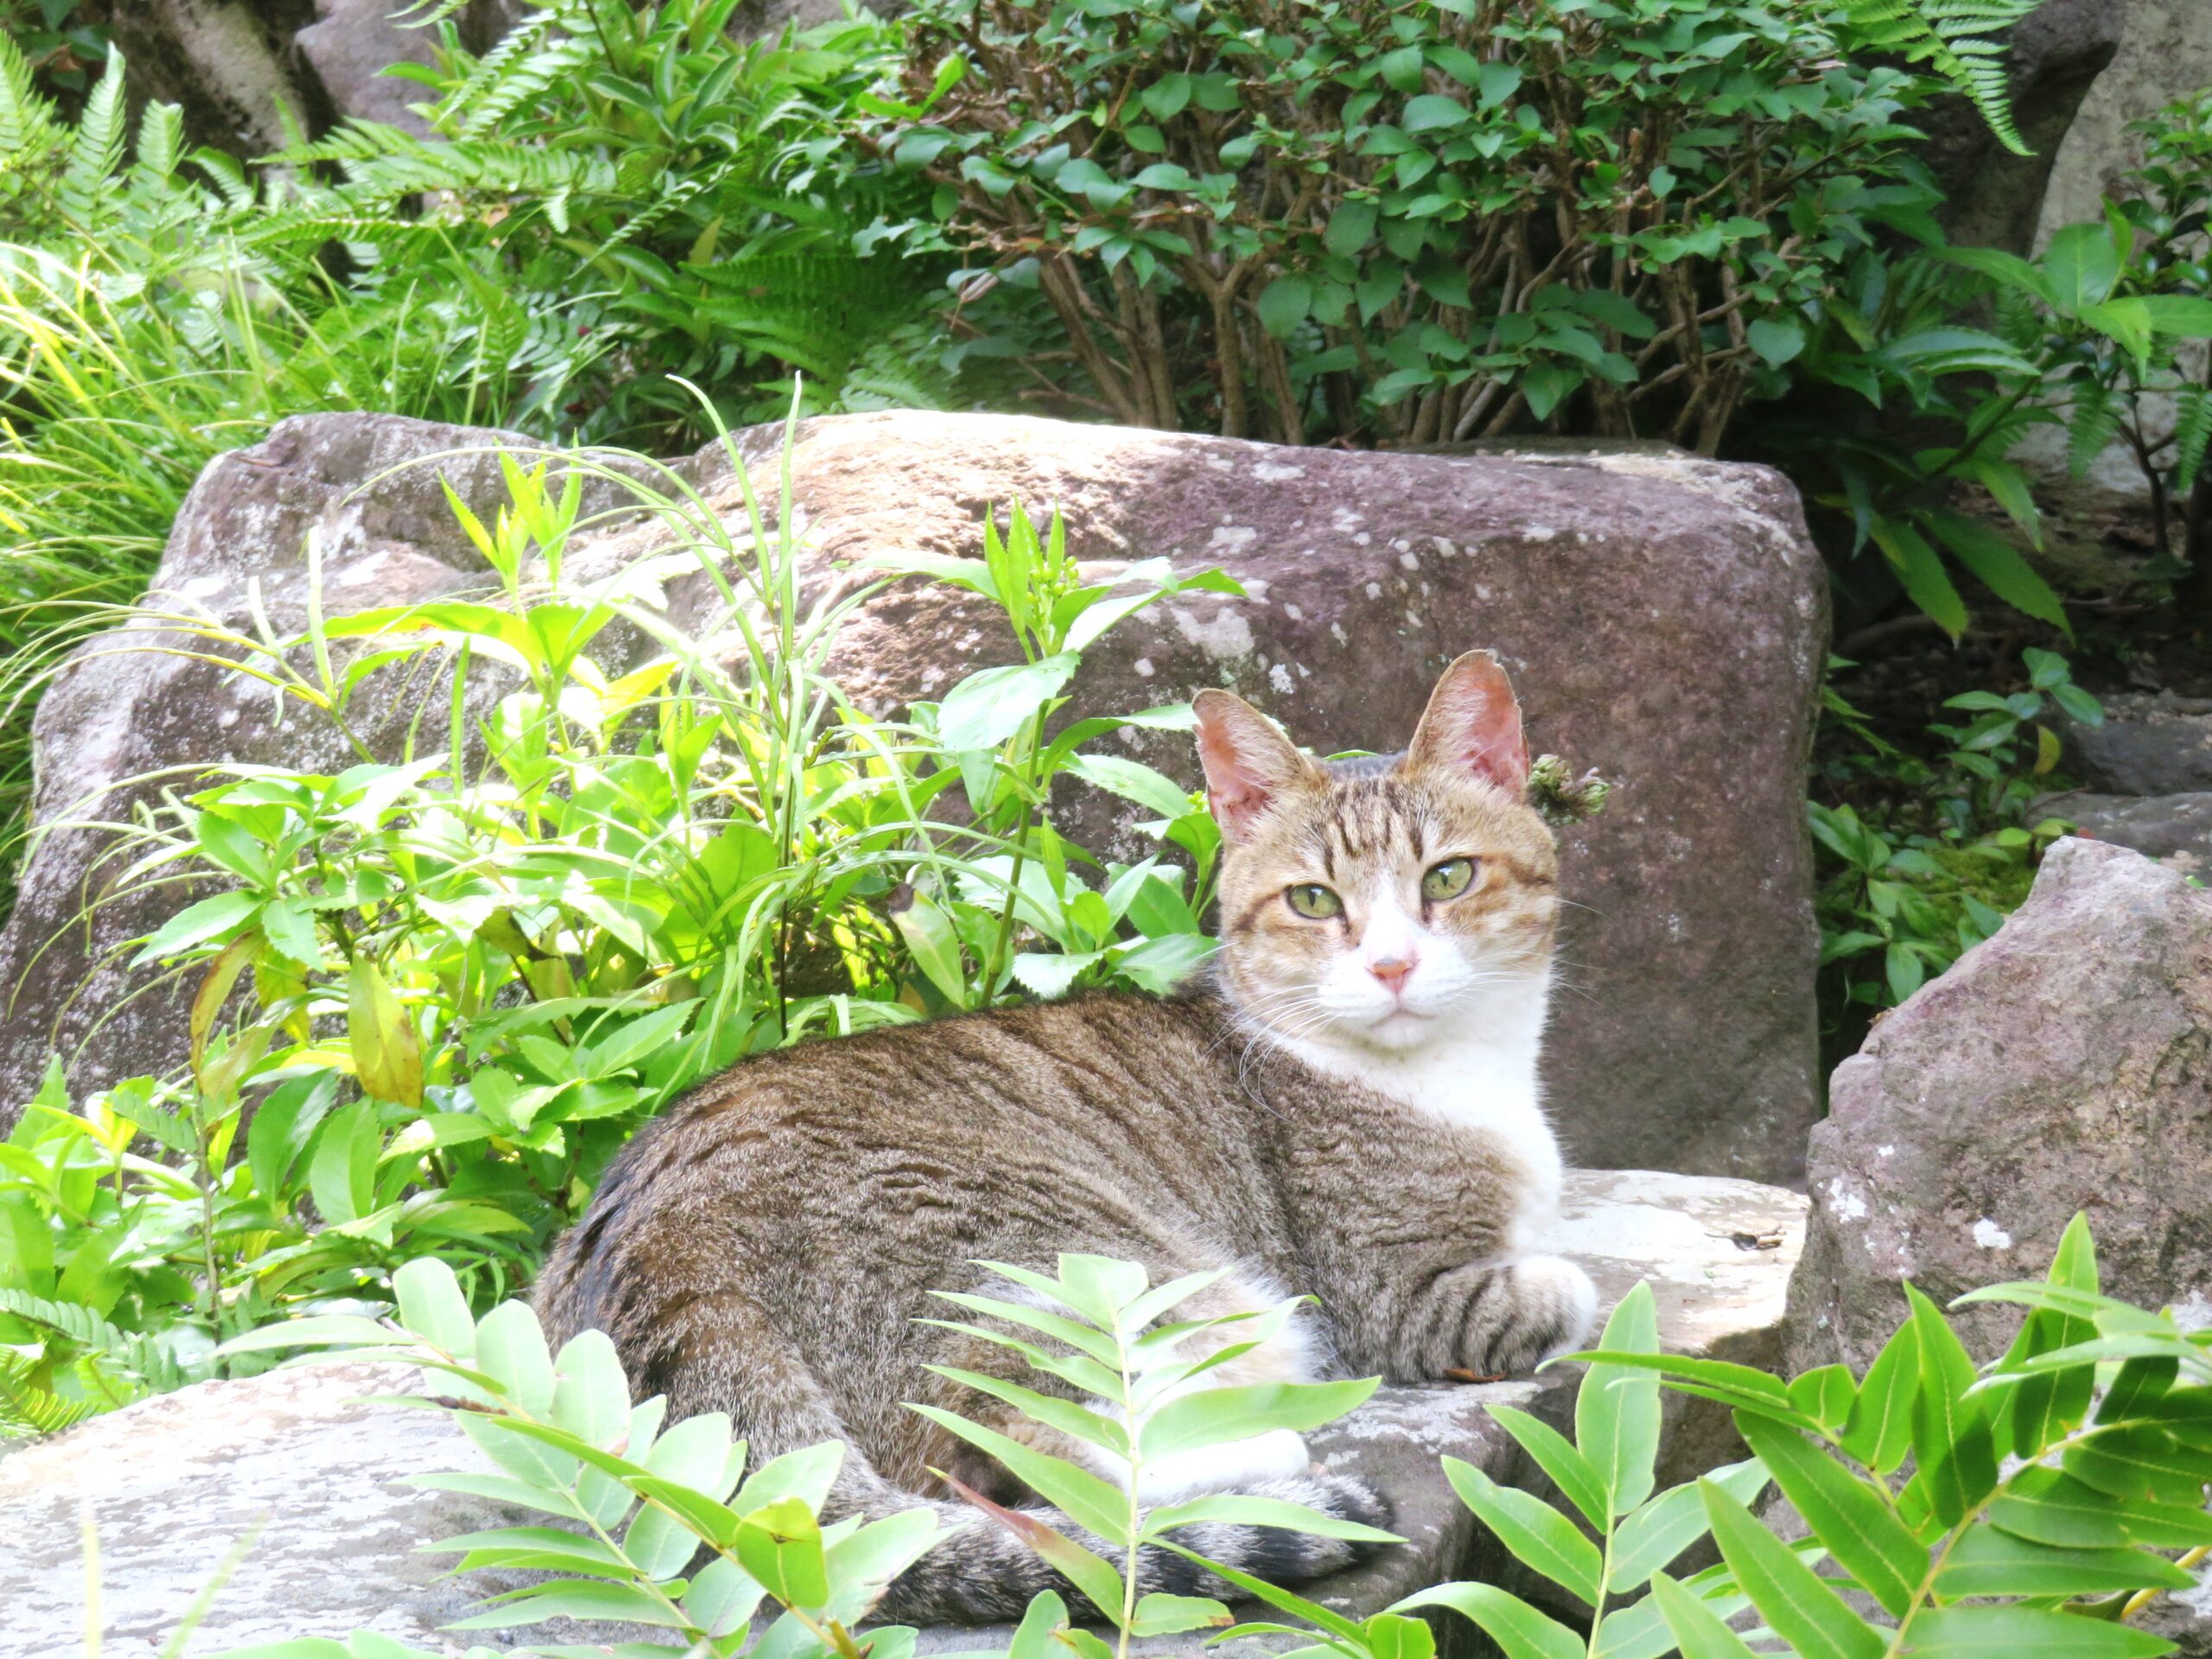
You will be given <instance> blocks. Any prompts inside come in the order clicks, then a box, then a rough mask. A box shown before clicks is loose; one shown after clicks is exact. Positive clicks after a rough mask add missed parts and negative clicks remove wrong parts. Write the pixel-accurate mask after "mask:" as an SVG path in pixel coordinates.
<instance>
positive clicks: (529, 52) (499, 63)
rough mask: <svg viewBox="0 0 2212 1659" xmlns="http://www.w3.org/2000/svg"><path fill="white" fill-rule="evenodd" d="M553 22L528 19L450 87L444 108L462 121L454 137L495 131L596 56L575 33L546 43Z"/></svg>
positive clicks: (480, 135)
mask: <svg viewBox="0 0 2212 1659" xmlns="http://www.w3.org/2000/svg"><path fill="white" fill-rule="evenodd" d="M553 22H554V20H553V19H552V18H551V17H550V16H542V17H537V18H532V19H531V21H530V22H527V23H525V24H524V25H523V26H522V27H520V28H518V29H515V30H514V31H513V32H512V34H510V35H508V36H507V37H506V38H505V40H503V41H500V42H499V45H497V46H495V47H493V48H492V49H491V50H490V51H489V52H487V53H486V54H484V56H483V57H482V59H481V60H479V61H478V63H477V65H476V67H474V69H472V70H471V71H469V73H468V74H467V76H466V77H465V78H464V79H462V81H461V85H459V86H456V87H454V90H453V92H452V94H451V95H450V96H449V97H448V99H446V103H445V108H446V110H448V111H452V112H453V113H454V114H456V115H458V116H459V117H460V118H461V125H460V127H459V128H458V129H457V130H455V131H454V137H456V138H461V139H472V138H482V137H486V136H487V135H489V134H490V133H493V132H494V131H496V130H498V129H499V125H500V124H501V123H502V122H504V121H505V120H506V118H508V117H509V116H511V115H512V114H513V113H514V112H515V111H517V110H518V109H520V108H522V107H523V106H524V105H526V104H529V103H531V102H532V101H533V100H535V99H537V98H538V97H540V96H541V95H542V94H543V92H545V91H546V90H547V89H548V88H549V87H550V86H552V85H553V83H554V82H556V80H559V79H562V77H563V76H564V75H569V74H573V73H575V71H576V70H578V69H580V68H582V67H583V66H584V65H585V64H587V63H588V62H590V61H591V60H592V59H593V58H594V57H595V56H597V55H598V48H596V47H595V46H594V45H593V44H592V43H591V42H590V41H585V40H582V39H579V38H578V37H576V36H575V35H566V36H560V37H556V38H553V39H551V40H550V41H549V39H548V37H549V36H550V35H552V32H553Z"/></svg>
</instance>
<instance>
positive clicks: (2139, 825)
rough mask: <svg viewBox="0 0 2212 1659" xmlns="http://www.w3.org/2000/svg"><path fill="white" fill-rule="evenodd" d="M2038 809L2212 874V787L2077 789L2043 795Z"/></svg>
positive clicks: (2095, 836)
mask: <svg viewBox="0 0 2212 1659" xmlns="http://www.w3.org/2000/svg"><path fill="white" fill-rule="evenodd" d="M2033 810H2034V811H2035V812H2036V813H2037V814H2038V815H2040V816H2043V817H2056V818H2063V819H2065V820H2066V821H2067V822H2068V823H2072V824H2074V825H2075V826H2077V827H2078V828H2079V829H2080V830H2081V832H2082V835H2084V836H2088V837H2089V838H2091V839H2092V840H2095V841H2108V842H2112V844H2113V846H2115V847H2126V848H2130V849H2133V850H2134V851H2136V852H2139V853H2141V854H2142V855H2144V856H2145V857H2146V858H2155V859H2157V860H2158V861H2160V862H2161V863H2163V864H2166V865H2169V866H2171V868H2174V869H2177V870H2179V871H2180V872H2181V873H2182V874H2183V875H2193V876H2196V877H2197V878H2198V879H2199V880H2202V878H2203V877H2204V876H2206V875H2207V874H2212V790H2197V791H2191V792H2190V793H2188V794H2183V795H2099V794H2096V793H2094V792H2093V791H2089V790H2075V791H2070V792H2069V793H2067V794H2064V795H2050V796H2046V797H2044V798H2043V799H2042V800H2040V801H2037V803H2036V804H2035V807H2034V809H2033Z"/></svg>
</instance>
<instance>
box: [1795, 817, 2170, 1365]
mask: <svg viewBox="0 0 2212 1659" xmlns="http://www.w3.org/2000/svg"><path fill="white" fill-rule="evenodd" d="M1829 1102H1830V1115H1829V1116H1828V1119H1827V1122H1824V1123H1822V1124H1821V1125H1820V1126H1819V1127H1818V1128H1815V1130H1814V1131H1813V1136H1812V1150H1811V1154H1810V1157H1809V1168H1808V1177H1809V1179H1810V1182H1811V1188H1812V1203H1813V1208H1812V1214H1811V1217H1810V1219H1809V1221H1808V1229H1807V1235H1808V1236H1807V1240H1806V1248H1805V1257H1804V1262H1803V1265H1802V1267H1801V1268H1799V1269H1798V1271H1797V1274H1796V1279H1795V1281H1794V1282H1793V1283H1792V1284H1791V1286H1790V1293H1789V1295H1790V1308H1789V1327H1788V1331H1787V1344H1788V1351H1789V1362H1790V1365H1791V1368H1792V1369H1793V1370H1798V1369H1802V1368H1804V1367H1807V1366H1811V1365H1816V1364H1822V1363H1827V1362H1828V1361H1831V1360H1836V1359H1841V1360H1845V1361H1847V1362H1848V1363H1852V1364H1854V1365H1857V1364H1863V1363H1866V1361H1867V1360H1869V1359H1871V1358H1872V1357H1873V1354H1874V1352H1875V1351H1876V1350H1877V1349H1878V1347H1879V1345H1880V1344H1881V1343H1882V1342H1883V1341H1884V1340H1885V1339H1886V1338H1887V1337H1888V1336H1889V1334H1890V1332H1891V1331H1892V1330H1893V1329H1894V1328H1895V1327H1896V1326H1897V1325H1898V1324H1899V1323H1900V1322H1901V1320H1902V1319H1903V1317H1904V1309H1905V1304H1904V1297H1903V1295H1902V1294H1900V1293H1899V1290H1898V1288H1897V1284H1898V1281H1899V1280H1900V1279H1904V1278H1910V1280H1911V1281H1913V1283H1914V1284H1916V1285H1917V1286H1918V1287H1920V1288H1921V1289H1922V1290H1923V1291H1925V1292H1926V1293H1927V1294H1929V1296H1930V1297H1932V1298H1934V1299H1935V1300H1936V1301H1937V1302H1938V1303H1939V1304H1941V1303H1945V1302H1948V1300H1950V1299H1951V1298H1953V1297H1955V1296H1957V1295H1959V1294H1961V1293H1962V1292H1964V1291H1967V1290H1971V1289H1973V1288H1974V1287H1976V1286H1979V1285H1986V1284H1991V1283H1994V1282H1997V1281H2000V1280H2007V1279H2024V1278H2040V1277H2042V1275H2043V1274H2044V1272H2045V1271H2046V1269H2047V1268H2049V1266H2050V1257H2051V1255H2052V1253H2053V1251H2054V1250H2055V1249H2056V1248H2057V1244H2058V1240H2059V1236H2060V1234H2061V1233H2062V1232H2063V1230H2064V1229H2065V1226H2066V1224H2067V1222H2068V1221H2069V1219H2070V1218H2071V1217H2073V1216H2074V1214H2075V1212H2076V1211H2082V1212H2085V1213H2086V1214H2087V1215H2088V1219H2089V1224H2090V1226H2091V1228H2092V1229H2093V1230H2094V1233H2095V1236H2096V1241H2097V1255H2098V1259H2099V1261H2100V1262H2101V1266H2102V1268H2103V1274H2104V1285H2105V1288H2106V1289H2107V1291H2109V1292H2110V1293H2112V1294H2114V1295H2117V1296H2121V1297H2125V1298H2127V1299H2129V1300H2135V1301H2139V1302H2142V1303H2145V1304H2147V1305H2149V1306H2159V1305H2161V1304H2163V1303H2166V1302H2172V1303H2175V1304H2189V1303H2191V1302H2194V1301H2197V1300H2201V1299H2202V1297H2203V1295H2204V1294H2206V1292H2207V1291H2208V1290H2212V893H2205V892H2203V891H2202V890H2200V889H2197V888H2193V887H2190V885H2189V883H2188V880H2187V878H2185V877H2184V876H2183V874H2181V872H2180V871H2178V870H2175V869H2171V868H2165V867H2164V866H2161V865H2158V864H2156V863H2153V862H2152V861H2150V860H2149V859H2146V858H2145V857H2143V856H2142V855H2140V854H2139V853H2133V852H2130V851H2128V850H2127V849H2125V848H2122V847H2115V846H2109V845H2106V844H2104V843H2102V842H2093V841H2082V840H2077V839H2072V838H2069V839H2067V840H2063V841H2061V842H2057V843H2056V845H2055V846H2054V847H2053V848H2052V849H2051V850H2050V853H2049V854H2048V855H2046V856H2045V858H2044V864H2043V868H2042V869H2041V871H2040V872H2038V874H2037V877H2036V884H2035V887H2034V890H2033V891H2032V892H2031V893H2030V895H2029V897H2028V900H2027V902H2026V903H2025V904H2024V905H2023V906H2021V907H2020V909H2019V910H2018V911H2017V912H2014V913H2013V915H2012V917H2011V918H2008V919H2007V920H2006V922H2005V925H2004V926H2003V927H2002V928H2001V929H1999V931H1998V932H1997V934H1996V936H1995V937H1994V938H1990V939H1988V940H1986V941H1985V942H1984V943H1982V944H1979V945H1977V946H1975V947H1974V949H1973V950H1970V951H1968V952H1967V954H1966V955H1965V956H1963V957H1961V958H1960V959H1959V961H1958V963H1957V964H1956V965H1955V966H1954V967H1953V968H1952V969H1950V970H1949V971H1948V972H1947V973H1946V974H1944V975H1943V976H1942V977H1941V978H1940V979H1936V980H1933V981H1931V982H1929V983H1928V984H1927V985H1925V986H1923V988H1921V989H1920V990H1919V991H1918V992H1917V993H1916V994H1915V995H1913V996H1912V997H1911V998H1910V1000H1909V1001H1906V1002H1905V1003H1904V1005H1903V1006H1902V1007H1899V1008H1897V1010H1896V1011H1895V1012H1894V1013H1892V1014H1891V1015H1890V1016H1889V1017H1888V1018H1887V1019H1885V1020H1883V1021H1882V1022H1881V1023H1880V1024H1879V1025H1878V1027H1876V1028H1875V1030H1874V1033H1873V1035H1872V1037H1871V1038H1870V1039H1868V1041H1867V1044H1866V1047H1865V1048H1864V1049H1863V1050H1861V1051H1860V1052H1859V1053H1858V1054H1857V1055H1855V1056H1853V1058H1850V1059H1848V1060H1846V1061H1845V1062H1844V1063H1843V1064H1842V1065H1840V1066H1839V1067H1838V1068H1837V1069H1836V1073H1835V1077H1834V1083H1833V1084H1832V1085H1831V1088H1830V1091H1829ZM1960 1317H1961V1334H1962V1335H1963V1336H1964V1337H1965V1338H1967V1342H1968V1344H1969V1345H1970V1346H1972V1347H1974V1349H1975V1350H1976V1351H1977V1352H1978V1353H1979V1354H1980V1355H1981V1356H1982V1357H1988V1356H1989V1355H1990V1354H1991V1353H1993V1351H1995V1350H1996V1349H1998V1348H1999V1347H2001V1346H2002V1344H2003V1343H2004V1342H2005V1341H2006V1340H2008V1339H2009V1336H2010V1332H2011V1331H2012V1329H2013V1328H2014V1326H2015V1325H2016V1324H2017V1313H2016V1312H2015V1311H2012V1310H2006V1309H2004V1308H2000V1307H1995V1306H1991V1307H1986V1308H1975V1309H1971V1310H1967V1311H1965V1312H1964V1313H1962V1315H1961V1316H1960Z"/></svg>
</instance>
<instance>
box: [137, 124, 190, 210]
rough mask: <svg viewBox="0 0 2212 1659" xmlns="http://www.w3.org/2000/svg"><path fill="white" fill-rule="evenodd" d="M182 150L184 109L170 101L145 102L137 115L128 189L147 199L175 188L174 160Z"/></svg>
mask: <svg viewBox="0 0 2212 1659" xmlns="http://www.w3.org/2000/svg"><path fill="white" fill-rule="evenodd" d="M183 153H184V111H181V110H180V109H179V108H178V107H177V106H176V105H174V104H149V105H147V106H146V112H145V113H144V114H143V115H142V116H140V117H139V118H138V148H137V155H136V156H133V157H132V159H131V166H130V188H131V189H132V190H133V191H134V192H135V193H137V194H139V195H141V196H142V197H143V198H144V199H145V200H148V201H149V202H151V201H155V200H159V199H160V198H161V197H162V196H164V195H166V194H168V193H169V191H170V190H171V189H172V188H175V179H176V164H177V161H178V159H179V158H180V157H181V156H182V155H183Z"/></svg>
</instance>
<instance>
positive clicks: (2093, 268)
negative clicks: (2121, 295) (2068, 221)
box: [2043, 225, 2120, 316]
mask: <svg viewBox="0 0 2212 1659" xmlns="http://www.w3.org/2000/svg"><path fill="white" fill-rule="evenodd" d="M2043 269H2044V277H2045V278H2046V279H2047V280H2048V281H2049V283H2050V293H2051V298H2052V302H2054V303H2055V304H2056V306H2057V307H2058V308H2059V309H2060V310H2061V311H2062V312H2063V313H2065V314H2066V315H2069V316H2070V315H2075V314H2077V313H2078V312H2080V311H2081V309H2082V308H2083V307H2084V306H2090V305H2094V304H2096V303H2097V302H2099V301H2101V300H2102V299H2104V298H2105V296H2107V295H2108V294H2110V293H2111V292H2112V289H2113V283H2115V282H2116V281H2118V280H2119V277H2120V250H2119V248H2118V247H2116V246H2115V245H2113V239H2112V232H2110V231H2109V230H2107V229H2106V227H2105V226H2102V225H2069V226H2066V227H2065V228H2064V229H2063V230H2062V231H2060V232H2058V233H2057V234H2056V235H2055V236H2053V237H2052V238H2050V246H2049V247H2048V248H2046V249H2044V255H2043Z"/></svg>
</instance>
